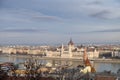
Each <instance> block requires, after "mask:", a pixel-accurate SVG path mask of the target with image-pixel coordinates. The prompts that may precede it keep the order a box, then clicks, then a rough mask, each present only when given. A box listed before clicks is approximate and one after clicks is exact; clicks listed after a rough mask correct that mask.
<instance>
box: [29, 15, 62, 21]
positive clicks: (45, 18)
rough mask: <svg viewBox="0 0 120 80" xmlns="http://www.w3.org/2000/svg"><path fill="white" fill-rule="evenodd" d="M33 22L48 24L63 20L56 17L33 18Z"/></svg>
mask: <svg viewBox="0 0 120 80" xmlns="http://www.w3.org/2000/svg"><path fill="white" fill-rule="evenodd" d="M31 19H32V20H35V21H46V22H53V21H54V22H61V21H62V19H60V18H58V17H55V16H33V17H32V18H31Z"/></svg>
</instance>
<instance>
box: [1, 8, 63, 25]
mask: <svg viewBox="0 0 120 80" xmlns="http://www.w3.org/2000/svg"><path fill="white" fill-rule="evenodd" d="M0 20H1V21H5V22H6V21H9V22H23V23H31V22H38V21H42V22H49V21H50V22H61V21H62V19H61V18H59V17H56V16H49V15H46V14H43V13H41V12H39V11H35V10H29V9H11V8H10V9H9V8H3V9H1V11H0Z"/></svg>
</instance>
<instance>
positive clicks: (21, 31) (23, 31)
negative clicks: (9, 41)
mask: <svg viewBox="0 0 120 80" xmlns="http://www.w3.org/2000/svg"><path fill="white" fill-rule="evenodd" d="M46 31H47V30H46V29H3V30H0V32H11V33H16V32H17V33H36V32H39V33H43V32H46Z"/></svg>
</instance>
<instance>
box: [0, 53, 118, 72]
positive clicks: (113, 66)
mask: <svg viewBox="0 0 120 80" xmlns="http://www.w3.org/2000/svg"><path fill="white" fill-rule="evenodd" d="M27 59H28V58H26V57H15V56H3V55H0V63H2V62H14V63H15V64H18V63H23V62H24V61H25V60H27ZM38 61H39V63H42V64H46V63H47V62H50V63H52V64H56V63H58V64H66V63H67V64H71V65H74V66H77V65H79V64H81V63H82V62H81V61H68V60H67V61H64V60H62V61H61V60H45V59H44V60H41V59H40V60H38ZM93 66H94V67H95V69H96V71H97V72H102V71H104V70H107V71H111V72H114V73H116V72H117V70H118V69H120V63H110V62H109V63H102V62H96V63H93Z"/></svg>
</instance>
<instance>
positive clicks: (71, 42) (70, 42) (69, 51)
mask: <svg viewBox="0 0 120 80" xmlns="http://www.w3.org/2000/svg"><path fill="white" fill-rule="evenodd" d="M73 49H74V43H73V41H72V39H70V41H69V43H68V53H69V55H70V57H72V50H73Z"/></svg>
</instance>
